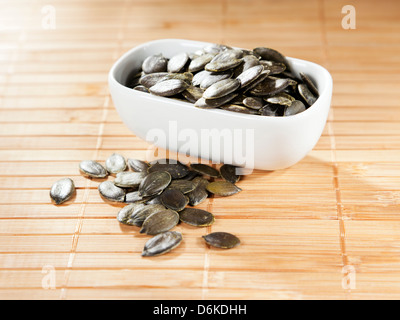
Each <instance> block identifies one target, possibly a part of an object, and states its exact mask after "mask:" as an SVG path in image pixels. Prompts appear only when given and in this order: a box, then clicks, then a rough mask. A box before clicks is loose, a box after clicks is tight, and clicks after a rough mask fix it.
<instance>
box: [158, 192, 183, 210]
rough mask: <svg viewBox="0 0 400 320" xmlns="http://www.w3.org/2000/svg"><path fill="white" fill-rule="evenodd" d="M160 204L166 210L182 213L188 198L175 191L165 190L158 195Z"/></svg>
mask: <svg viewBox="0 0 400 320" xmlns="http://www.w3.org/2000/svg"><path fill="white" fill-rule="evenodd" d="M160 200H161V203H162V204H163V205H164V206H165V207H167V208H168V209H171V210H174V211H177V212H179V211H182V210H183V209H184V208H185V207H186V205H187V204H188V203H189V198H188V197H187V196H185V195H184V194H183V193H182V192H180V191H179V190H177V189H167V190H165V191H164V192H163V193H162V194H161V195H160Z"/></svg>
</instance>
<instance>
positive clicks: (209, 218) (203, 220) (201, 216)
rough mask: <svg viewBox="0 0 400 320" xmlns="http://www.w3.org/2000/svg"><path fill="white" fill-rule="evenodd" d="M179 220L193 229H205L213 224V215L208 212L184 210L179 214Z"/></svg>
mask: <svg viewBox="0 0 400 320" xmlns="http://www.w3.org/2000/svg"><path fill="white" fill-rule="evenodd" d="M179 219H180V220H181V221H182V222H184V223H187V224H190V225H192V226H195V227H207V226H210V225H212V224H213V223H214V215H213V214H212V213H210V212H208V211H205V210H201V209H195V208H186V209H184V210H183V211H181V212H180V213H179Z"/></svg>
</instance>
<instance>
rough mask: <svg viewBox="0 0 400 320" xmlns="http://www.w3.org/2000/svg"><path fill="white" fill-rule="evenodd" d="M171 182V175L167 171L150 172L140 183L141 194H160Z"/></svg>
mask: <svg viewBox="0 0 400 320" xmlns="http://www.w3.org/2000/svg"><path fill="white" fill-rule="evenodd" d="M170 182H171V175H170V174H169V173H168V172H165V171H155V172H151V173H149V174H148V175H147V176H146V177H145V178H144V179H143V180H142V182H141V183H140V185H139V194H140V195H141V196H142V197H148V196H153V195H154V196H155V195H158V194H160V193H161V192H162V191H163V190H164V189H165V188H166V187H168V185H169V184H170Z"/></svg>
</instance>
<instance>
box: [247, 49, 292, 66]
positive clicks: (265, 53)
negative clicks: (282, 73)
mask: <svg viewBox="0 0 400 320" xmlns="http://www.w3.org/2000/svg"><path fill="white" fill-rule="evenodd" d="M253 52H254V53H256V54H257V55H259V56H260V57H261V58H262V59H263V60H272V61H276V62H280V63H283V64H284V65H285V66H286V68H287V69H288V70H289V69H290V68H289V63H288V61H287V60H286V58H285V56H284V55H283V54H282V53H280V52H279V51H277V50H275V49H271V48H265V47H258V48H255V49H253Z"/></svg>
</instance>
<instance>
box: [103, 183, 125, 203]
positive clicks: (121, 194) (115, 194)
mask: <svg viewBox="0 0 400 320" xmlns="http://www.w3.org/2000/svg"><path fill="white" fill-rule="evenodd" d="M98 190H99V192H100V195H101V196H102V197H103V198H105V199H107V200H110V201H115V202H124V201H125V191H124V189H121V188H119V187H117V186H116V185H115V184H114V183H113V182H112V181H104V182H102V183H100V184H99V186H98Z"/></svg>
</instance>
